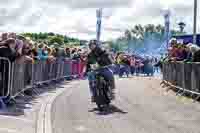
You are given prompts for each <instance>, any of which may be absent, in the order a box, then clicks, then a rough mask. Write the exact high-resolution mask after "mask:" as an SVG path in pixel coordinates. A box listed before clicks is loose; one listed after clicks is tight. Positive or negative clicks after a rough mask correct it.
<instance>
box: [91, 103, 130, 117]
mask: <svg viewBox="0 0 200 133" xmlns="http://www.w3.org/2000/svg"><path fill="white" fill-rule="evenodd" d="M89 112H95V113H96V112H97V113H96V114H98V115H110V114H114V113H119V114H127V113H128V112H126V111H123V110H122V109H120V108H119V107H117V106H115V105H112V104H111V105H110V106H109V107H108V108H105V109H104V111H103V112H99V110H98V108H94V109H92V110H89Z"/></svg>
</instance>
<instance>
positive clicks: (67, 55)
mask: <svg viewBox="0 0 200 133" xmlns="http://www.w3.org/2000/svg"><path fill="white" fill-rule="evenodd" d="M65 56H66V57H67V58H70V57H71V51H70V48H65Z"/></svg>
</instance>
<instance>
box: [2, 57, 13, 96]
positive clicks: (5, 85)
mask: <svg viewBox="0 0 200 133" xmlns="http://www.w3.org/2000/svg"><path fill="white" fill-rule="evenodd" d="M11 65H12V64H11V62H10V60H9V59H7V58H4V57H0V97H6V96H8V95H9V93H10V86H11V83H10V81H11V71H12V69H11Z"/></svg>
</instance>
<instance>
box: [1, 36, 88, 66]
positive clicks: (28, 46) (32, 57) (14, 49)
mask: <svg viewBox="0 0 200 133" xmlns="http://www.w3.org/2000/svg"><path fill="white" fill-rule="evenodd" d="M0 37H1V39H0V57H6V58H8V59H9V60H10V61H11V62H13V61H16V62H19V63H22V62H35V61H38V60H44V61H50V62H51V61H54V60H55V59H56V58H58V57H64V58H70V59H74V60H76V59H84V58H85V57H86V55H87V51H83V50H82V49H78V48H71V47H65V48H57V47H49V46H50V45H53V44H47V43H38V42H33V41H32V40H31V39H29V38H26V37H23V36H21V35H16V34H15V33H3V34H2V35H1V36H0Z"/></svg>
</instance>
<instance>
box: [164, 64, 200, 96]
mask: <svg viewBox="0 0 200 133" xmlns="http://www.w3.org/2000/svg"><path fill="white" fill-rule="evenodd" d="M162 71H163V80H164V81H166V82H167V83H168V84H171V85H173V86H174V87H176V88H178V89H180V90H181V91H183V94H184V92H190V93H191V94H197V95H200V63H183V62H165V63H164V64H163V70H162ZM198 98H200V97H198Z"/></svg>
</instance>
